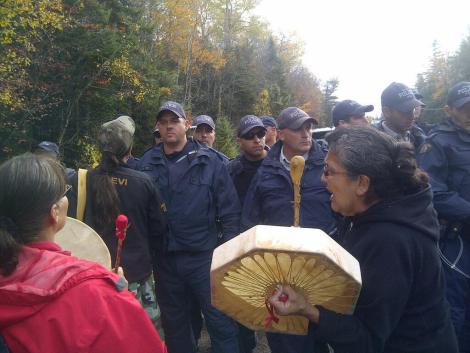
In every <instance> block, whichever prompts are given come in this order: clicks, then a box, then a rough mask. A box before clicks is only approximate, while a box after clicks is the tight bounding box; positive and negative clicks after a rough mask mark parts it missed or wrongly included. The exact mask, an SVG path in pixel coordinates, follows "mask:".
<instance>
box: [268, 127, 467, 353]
mask: <svg viewBox="0 0 470 353" xmlns="http://www.w3.org/2000/svg"><path fill="white" fill-rule="evenodd" d="M326 140H327V142H328V145H329V152H328V154H327V156H326V159H325V169H324V172H323V177H322V179H323V181H324V182H325V183H326V186H327V188H328V190H329V191H330V192H331V208H332V209H333V210H334V211H335V212H338V213H340V214H342V215H343V216H344V217H345V220H344V224H343V227H341V230H340V236H339V239H341V242H342V245H343V247H344V248H345V249H346V250H348V251H349V252H350V253H351V254H352V255H353V256H354V257H355V258H356V259H357V260H358V261H359V264H360V266H361V275H362V290H361V293H360V296H359V299H358V302H357V306H356V308H355V311H354V313H353V315H343V314H337V313H335V312H332V311H330V310H327V309H325V308H323V307H321V306H317V305H312V304H311V303H308V302H307V300H306V298H305V297H304V295H302V294H301V293H299V292H298V291H296V290H295V289H293V288H291V287H287V286H279V288H278V290H277V292H276V293H275V294H274V295H273V296H272V297H271V298H270V302H271V303H272V304H273V306H274V307H275V310H276V312H277V313H278V314H280V315H302V316H305V317H307V318H308V319H309V320H310V327H309V333H310V334H311V335H312V339H313V337H315V340H316V341H323V342H326V343H328V344H329V345H330V346H331V347H332V348H333V350H334V352H335V353H342V352H345V353H346V352H347V353H380V352H387V353H402V352H407V353H411V352H413V353H418V352H420V353H442V352H446V353H455V352H457V351H458V349H457V345H456V338H455V332H454V329H453V327H452V324H451V321H450V314H449V307H448V304H447V302H446V300H445V297H444V277H443V271H442V268H441V263H440V259H439V254H438V252H437V241H438V239H439V223H438V220H437V217H436V212H435V210H434V208H433V204H432V192H431V189H430V187H429V184H428V177H427V175H426V174H425V173H424V172H422V171H421V170H420V169H419V168H418V167H417V165H416V160H415V158H414V149H413V146H412V145H411V144H409V143H404V142H398V141H395V140H394V139H393V138H392V137H390V136H387V135H385V134H383V133H381V132H379V131H377V130H375V129H373V128H370V127H348V128H344V127H340V128H338V129H335V131H334V132H332V133H331V134H329V135H327V137H326ZM282 293H284V294H287V296H288V300H287V301H286V302H285V303H284V302H281V301H280V300H279V296H280V294H282ZM313 304H314V303H313Z"/></svg>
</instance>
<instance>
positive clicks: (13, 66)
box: [0, 0, 64, 110]
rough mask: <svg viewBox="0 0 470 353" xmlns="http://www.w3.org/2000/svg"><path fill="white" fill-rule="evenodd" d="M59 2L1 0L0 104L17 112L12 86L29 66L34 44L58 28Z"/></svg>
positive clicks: (17, 101)
mask: <svg viewBox="0 0 470 353" xmlns="http://www.w3.org/2000/svg"><path fill="white" fill-rule="evenodd" d="M63 19H64V16H63V14H62V2H61V1H60V0H3V1H2V6H1V7H0V103H2V104H3V105H5V106H7V107H9V108H10V109H13V110H14V109H19V108H20V107H21V105H22V103H23V102H22V100H21V99H18V98H16V99H13V98H12V97H14V96H15V92H14V89H12V88H11V86H14V83H12V82H11V81H15V80H18V77H20V76H21V74H22V73H24V70H25V69H26V68H27V67H28V66H29V65H30V64H31V55H32V53H34V51H35V50H36V47H35V45H36V43H37V41H38V40H39V39H40V38H41V37H42V36H43V35H44V34H45V33H47V34H51V33H52V32H53V31H55V30H57V29H61V28H62V22H63Z"/></svg>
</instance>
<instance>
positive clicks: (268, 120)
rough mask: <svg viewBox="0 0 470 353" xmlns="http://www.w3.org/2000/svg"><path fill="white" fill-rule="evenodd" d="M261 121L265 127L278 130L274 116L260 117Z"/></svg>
mask: <svg viewBox="0 0 470 353" xmlns="http://www.w3.org/2000/svg"><path fill="white" fill-rule="evenodd" d="M260 119H261V121H262V122H263V124H264V126H265V127H267V126H271V127H275V128H276V129H277V123H276V119H274V118H273V117H272V116H262V117H260Z"/></svg>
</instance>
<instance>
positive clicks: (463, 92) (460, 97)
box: [447, 81, 470, 109]
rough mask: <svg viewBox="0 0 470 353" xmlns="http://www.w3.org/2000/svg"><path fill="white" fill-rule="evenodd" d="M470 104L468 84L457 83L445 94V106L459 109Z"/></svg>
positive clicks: (469, 85) (469, 86) (469, 83)
mask: <svg viewBox="0 0 470 353" xmlns="http://www.w3.org/2000/svg"><path fill="white" fill-rule="evenodd" d="M468 102H470V82H465V81H464V82H459V83H457V84H456V85H455V86H453V87H452V88H451V89H450V90H449V93H448V94H447V105H448V106H450V107H453V108H457V109H460V108H462V107H463V106H464V105H465V104H466V103H468Z"/></svg>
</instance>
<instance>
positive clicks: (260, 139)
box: [228, 115, 268, 353]
mask: <svg viewBox="0 0 470 353" xmlns="http://www.w3.org/2000/svg"><path fill="white" fill-rule="evenodd" d="M265 136H266V127H265V126H264V125H263V122H262V121H261V119H260V118H258V117H257V116H254V115H246V116H244V117H243V118H241V120H240V125H239V126H238V129H237V142H238V145H239V146H240V150H241V153H240V154H239V155H238V156H237V157H235V158H234V159H233V160H231V161H230V162H229V165H228V170H229V173H230V176H231V177H232V180H233V183H234V185H235V189H237V193H238V198H239V199H240V203H241V205H242V207H243V202H244V200H245V195H246V192H247V191H248V188H249V186H250V184H251V180H252V179H253V177H254V176H255V174H256V171H257V170H258V168H259V167H260V165H261V163H262V162H263V159H264V158H265V157H266V155H267V154H268V148H266V145H265ZM239 343H240V353H251V352H252V351H253V349H254V348H255V347H256V338H255V333H254V332H253V331H252V330H250V329H248V328H246V327H245V326H243V325H241V324H239Z"/></svg>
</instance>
